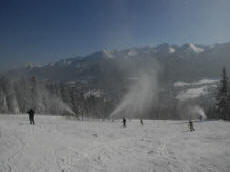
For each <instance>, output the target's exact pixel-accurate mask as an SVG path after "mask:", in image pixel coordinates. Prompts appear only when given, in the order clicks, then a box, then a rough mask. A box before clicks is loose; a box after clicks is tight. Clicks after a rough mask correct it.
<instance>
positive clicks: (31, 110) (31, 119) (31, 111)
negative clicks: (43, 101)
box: [27, 109, 35, 125]
mask: <svg viewBox="0 0 230 172" xmlns="http://www.w3.org/2000/svg"><path fill="white" fill-rule="evenodd" d="M27 113H28V114H29V120H30V124H33V125H34V124H35V123H34V114H35V112H34V110H33V109H30V110H29V111H28V112H27Z"/></svg>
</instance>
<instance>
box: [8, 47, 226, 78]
mask: <svg viewBox="0 0 230 172" xmlns="http://www.w3.org/2000/svg"><path fill="white" fill-rule="evenodd" d="M229 54H230V43H222V44H215V45H209V46H204V45H196V44H192V43H187V44H184V45H182V46H178V45H170V44H167V43H164V44H160V45H159V46H157V47H142V48H130V49H125V50H103V51H99V52H95V53H93V54H90V55H88V56H85V57H76V58H68V59H63V60H59V61H57V62H53V63H50V64H47V65H43V66H39V65H28V66H26V67H22V68H18V69H14V70H11V71H9V72H8V73H7V75H8V76H11V77H19V76H27V77H31V76H36V77H38V78H39V79H49V80H55V81H76V80H94V79H96V80H101V79H103V78H104V79H106V78H107V77H110V78H113V77H115V75H118V74H119V73H120V74H121V75H122V76H123V74H124V73H125V74H126V75H129V77H130V76H131V75H133V74H130V73H129V71H131V69H130V68H136V67H137V68H139V65H145V64H148V62H149V60H153V59H154V60H155V61H156V62H155V63H158V64H159V65H160V66H161V77H160V79H161V80H165V81H178V80H182V81H193V80H197V79H202V78H217V77H219V73H220V70H221V68H222V67H223V66H226V68H229V67H230V58H229Z"/></svg>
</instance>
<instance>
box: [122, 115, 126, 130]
mask: <svg viewBox="0 0 230 172" xmlns="http://www.w3.org/2000/svg"><path fill="white" fill-rule="evenodd" d="M122 123H123V128H126V127H127V126H126V119H125V117H123V120H122Z"/></svg>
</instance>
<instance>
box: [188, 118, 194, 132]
mask: <svg viewBox="0 0 230 172" xmlns="http://www.w3.org/2000/svg"><path fill="white" fill-rule="evenodd" d="M188 126H189V130H190V131H195V129H194V127H193V122H192V120H189V122H188Z"/></svg>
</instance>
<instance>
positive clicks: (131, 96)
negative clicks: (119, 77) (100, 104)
mask: <svg viewBox="0 0 230 172" xmlns="http://www.w3.org/2000/svg"><path fill="white" fill-rule="evenodd" d="M155 65H156V63H155ZM158 69H159V67H158V65H157V66H156V67H155V68H154V64H152V66H151V68H150V67H148V66H147V65H146V66H145V67H142V68H141V69H140V70H139V73H138V74H137V76H138V77H137V78H138V79H137V80H135V82H133V83H132V84H131V86H130V87H129V89H128V92H127V94H126V95H124V97H123V99H122V100H121V102H120V103H119V104H118V106H117V107H116V108H115V110H114V111H113V112H112V113H111V115H110V118H112V119H113V118H121V117H123V116H126V117H127V118H140V117H142V115H143V114H145V113H147V112H148V111H149V110H150V108H151V106H152V105H153V104H156V103H157V102H158V77H157V76H158Z"/></svg>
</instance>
